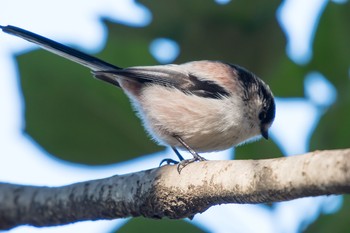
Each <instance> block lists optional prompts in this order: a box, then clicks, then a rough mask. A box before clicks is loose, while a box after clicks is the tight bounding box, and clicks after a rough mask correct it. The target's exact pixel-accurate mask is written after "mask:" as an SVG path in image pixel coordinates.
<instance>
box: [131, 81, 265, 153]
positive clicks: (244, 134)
mask: <svg viewBox="0 0 350 233" xmlns="http://www.w3.org/2000/svg"><path fill="white" fill-rule="evenodd" d="M138 101H139V102H138V103H134V106H135V108H136V110H137V111H138V113H139V116H140V118H141V119H142V121H143V124H144V126H145V128H146V130H147V131H148V132H149V133H150V135H151V136H152V137H153V138H154V139H155V140H156V141H157V142H159V143H160V144H164V145H170V146H175V147H178V148H182V145H181V144H180V143H179V142H178V141H177V140H176V139H175V138H174V137H173V136H174V135H178V136H180V137H181V138H182V139H183V140H184V141H185V142H186V143H187V144H188V145H189V146H190V147H192V148H193V149H194V150H196V151H197V152H210V151H216V150H223V149H227V148H229V147H232V146H234V145H237V144H239V143H242V142H243V141H245V140H247V139H249V138H251V137H253V136H256V135H258V134H259V132H260V130H259V127H258V125H257V124H255V123H254V122H255V121H254V119H255V117H254V116H252V114H251V113H250V111H245V109H246V108H249V107H248V106H246V104H245V103H244V102H243V100H242V99H241V98H240V97H239V96H237V97H227V98H226V97H225V98H223V99H213V98H203V97H199V96H195V95H190V94H184V93H183V92H182V91H180V90H177V89H174V88H165V87H164V86H156V85H150V86H148V87H144V88H142V93H141V95H140V96H139V98H138ZM254 114H255V113H254ZM254 114H253V115H254ZM253 118H254V119H253Z"/></svg>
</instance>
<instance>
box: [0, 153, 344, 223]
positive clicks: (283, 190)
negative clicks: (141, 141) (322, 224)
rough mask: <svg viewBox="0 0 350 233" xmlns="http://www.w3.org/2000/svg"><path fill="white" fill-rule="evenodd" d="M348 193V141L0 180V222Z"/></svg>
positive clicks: (186, 210)
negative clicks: (24, 181) (239, 156)
mask: <svg viewBox="0 0 350 233" xmlns="http://www.w3.org/2000/svg"><path fill="white" fill-rule="evenodd" d="M346 193H350V149H346V150H332V151H315V152H311V153H308V154H305V155H298V156H291V157H284V158H278V159H266V160H233V161H204V162H198V163H193V164H190V165H188V166H186V167H185V168H184V169H183V170H182V171H181V174H179V173H178V172H177V170H176V166H163V167H160V168H155V169H150V170H146V171H140V172H136V173H131V174H125V175H116V176H113V177H110V178H105V179H100V180H92V181H86V182H81V183H76V184H71V185H67V186H62V187H38V186H27V185H16V184H8V183H0V229H10V228H13V227H15V226H19V225H23V224H29V225H34V226H52V225H61V224H67V223H71V222H76V221H81V220H98V219H115V218H125V217H130V216H133V217H136V216H144V217H147V218H163V217H168V218H171V219H179V218H186V217H192V216H194V215H195V214H197V213H201V212H204V211H205V210H207V209H208V208H209V207H211V206H214V205H218V204H227V203H266V202H276V201H286V200H291V199H295V198H300V197H308V196H318V195H330V194H346Z"/></svg>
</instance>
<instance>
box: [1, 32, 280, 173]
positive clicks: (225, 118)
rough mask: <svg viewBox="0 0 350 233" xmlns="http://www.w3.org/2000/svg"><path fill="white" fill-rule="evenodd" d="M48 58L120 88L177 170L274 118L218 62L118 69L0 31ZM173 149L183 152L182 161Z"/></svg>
mask: <svg viewBox="0 0 350 233" xmlns="http://www.w3.org/2000/svg"><path fill="white" fill-rule="evenodd" d="M0 28H1V29H2V31H3V32H5V33H9V34H12V35H14V36H17V37H20V38H23V39H25V40H28V41H30V42H32V43H35V44H37V45H39V46H41V47H42V48H43V49H46V50H48V51H50V52H52V53H55V54H57V55H60V56H62V57H64V58H67V59H69V60H72V61H74V62H77V63H79V64H81V65H83V66H86V67H88V68H90V69H91V72H92V74H93V75H94V77H96V78H97V79H100V80H103V81H105V82H108V83H110V84H113V85H115V86H117V87H120V88H121V89H122V90H123V91H124V92H125V94H126V95H127V96H128V97H129V99H130V101H131V103H132V105H133V107H134V109H135V110H136V112H137V115H138V116H139V117H140V119H141V121H142V123H143V125H144V127H145V129H146V131H147V132H148V133H149V135H150V136H151V137H152V138H153V139H154V140H155V141H156V142H158V143H159V144H160V145H167V146H170V147H172V149H173V150H174V152H175V153H176V155H177V156H178V157H179V159H180V162H177V161H175V160H173V159H164V160H162V162H161V164H162V163H163V162H166V163H168V164H170V163H174V164H178V166H177V170H178V172H179V173H180V172H181V170H182V169H183V168H184V167H185V166H186V165H188V164H189V163H192V162H195V161H204V160H206V159H205V158H203V157H202V156H200V155H199V154H198V152H212V151H220V150H225V149H228V148H230V147H233V146H236V145H238V144H241V143H243V142H246V141H247V140H249V139H251V138H253V137H257V136H259V135H262V136H263V137H264V138H266V139H268V130H269V128H270V126H271V124H272V123H273V121H274V118H275V101H274V97H273V94H272V92H271V90H270V88H269V86H268V85H266V84H265V83H264V82H263V81H262V80H261V79H260V78H258V77H257V76H256V75H254V74H253V73H251V72H249V71H248V70H246V69H244V68H243V67H241V66H238V65H234V64H229V63H225V62H221V61H209V60H202V61H192V62H187V63H183V64H179V65H175V64H169V65H156V66H135V67H128V68H120V67H118V66H115V65H112V64H109V63H107V62H105V61H102V60H100V59H98V58H96V57H93V56H90V55H88V54H86V53H83V52H80V51H78V50H76V49H73V48H70V47H68V46H65V45H63V44H60V43H58V42H55V41H53V40H50V39H48V38H45V37H43V36H40V35H38V34H35V33H33V32H30V31H27V30H24V29H22V28H18V27H15V26H0ZM178 149H185V150H188V151H189V152H190V153H191V154H192V156H193V158H191V159H187V160H185V159H184V158H183V157H182V156H181V154H180V153H179V151H178Z"/></svg>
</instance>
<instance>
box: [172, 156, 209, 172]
mask: <svg viewBox="0 0 350 233" xmlns="http://www.w3.org/2000/svg"><path fill="white" fill-rule="evenodd" d="M197 161H198V162H200V161H207V159H205V158H203V157H202V156H200V155H198V154H196V157H193V158H192V159H185V160H182V161H180V162H179V163H178V164H177V172H178V173H179V174H180V173H181V171H182V169H184V168H185V167H186V166H187V165H188V164H190V163H193V162H197Z"/></svg>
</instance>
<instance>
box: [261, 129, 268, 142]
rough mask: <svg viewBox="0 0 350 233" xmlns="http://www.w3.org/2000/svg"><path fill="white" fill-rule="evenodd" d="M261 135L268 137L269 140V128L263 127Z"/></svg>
mask: <svg viewBox="0 0 350 233" xmlns="http://www.w3.org/2000/svg"><path fill="white" fill-rule="evenodd" d="M261 135H262V136H263V137H264V138H265V139H266V140H269V129H268V128H267V129H264V128H262V129H261Z"/></svg>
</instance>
